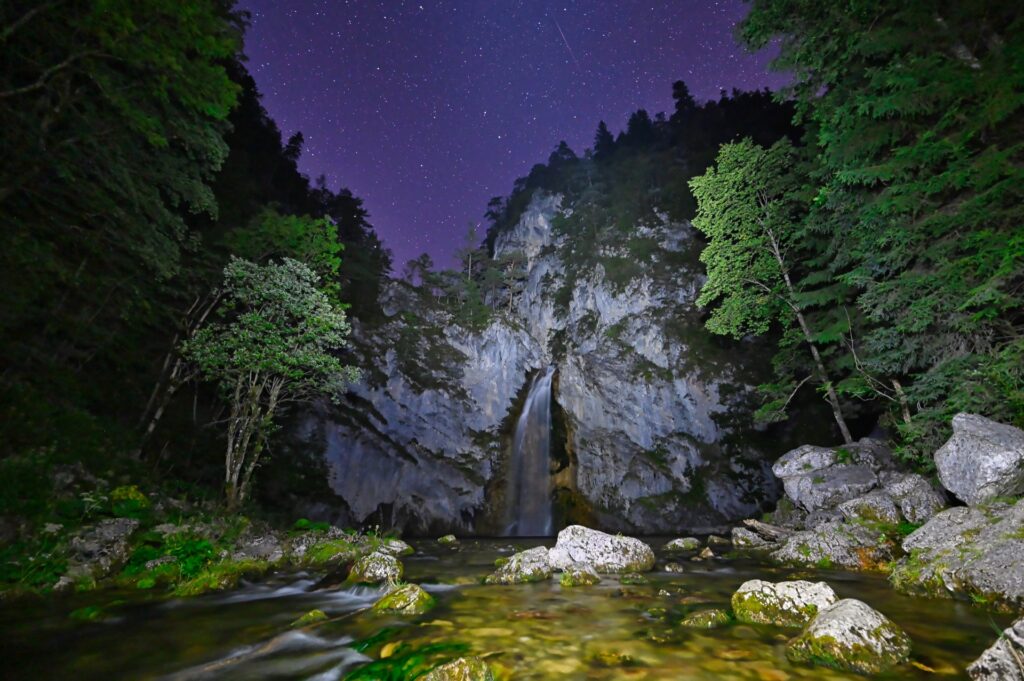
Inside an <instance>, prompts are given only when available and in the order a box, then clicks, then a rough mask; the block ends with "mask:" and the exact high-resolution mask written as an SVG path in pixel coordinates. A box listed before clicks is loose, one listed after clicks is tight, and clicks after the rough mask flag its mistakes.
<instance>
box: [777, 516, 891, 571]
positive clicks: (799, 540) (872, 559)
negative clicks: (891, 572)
mask: <svg viewBox="0 0 1024 681" xmlns="http://www.w3.org/2000/svg"><path fill="white" fill-rule="evenodd" d="M892 549H893V546H891V545H890V544H889V543H886V542H881V541H880V537H879V533H878V532H877V531H876V530H873V529H871V528H869V527H866V526H864V525H860V524H856V523H843V522H839V521H835V520H832V521H829V522H825V523H822V524H820V525H818V526H817V527H815V528H814V529H812V530H804V531H803V532H797V533H795V534H794V535H793V536H791V537H789V538H787V539H786V540H785V541H784V542H783V543H782V545H781V546H780V547H779V548H778V549H776V550H775V551H773V552H772V554H771V557H772V559H774V560H776V561H778V562H780V563H785V564H789V565H806V566H814V567H832V566H842V567H847V568H860V569H872V568H876V567H879V566H880V565H881V564H882V563H884V562H886V561H888V560H890V559H891V558H892Z"/></svg>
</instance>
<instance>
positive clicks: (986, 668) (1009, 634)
mask: <svg viewBox="0 0 1024 681" xmlns="http://www.w3.org/2000/svg"><path fill="white" fill-rule="evenodd" d="M967 675H968V676H970V677H971V678H972V679H973V680H974V681H1024V618H1021V619H1019V620H1017V621H1016V622H1014V623H1013V624H1012V625H1010V626H1009V627H1007V628H1006V629H1005V630H1004V631H1003V635H1002V636H1000V637H999V640H997V641H996V642H995V643H993V644H992V645H991V646H989V648H988V649H987V650H986V651H985V652H983V653H982V654H981V657H979V658H978V659H977V660H975V661H974V662H973V663H972V664H971V666H970V667H968V668H967Z"/></svg>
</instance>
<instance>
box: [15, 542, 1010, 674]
mask: <svg viewBox="0 0 1024 681" xmlns="http://www.w3.org/2000/svg"><path fill="white" fill-rule="evenodd" d="M648 541H649V543H651V545H652V546H653V547H654V548H655V550H656V552H657V553H658V558H659V560H658V571H655V572H652V573H648V574H647V575H646V577H647V578H648V580H649V583H647V584H640V585H624V584H621V583H620V581H619V579H618V578H616V577H605V578H604V579H602V581H601V583H600V584H599V585H596V586H591V587H576V588H563V587H561V586H559V584H558V582H557V579H553V580H551V581H550V582H543V583H536V584H527V585H518V586H484V585H481V584H480V583H479V581H480V579H481V578H482V577H484V576H485V575H487V574H488V573H490V572H491V571H492V570H493V569H494V561H495V559H496V558H498V557H500V556H508V555H511V553H512V552H514V551H517V550H522V549H524V548H529V547H532V546H537V545H541V544H544V545H547V546H550V545H552V544H553V541H547V540H531V539H514V540H510V539H494V540H464V541H462V542H461V543H460V544H459V545H458V546H457V547H455V548H449V547H445V546H441V545H439V544H437V543H436V542H435V541H432V540H419V541H416V540H410V542H409V543H411V544H412V545H413V546H414V547H415V548H416V549H417V552H416V554H414V555H411V556H407V557H405V558H404V559H403V562H404V564H405V568H406V573H405V580H406V581H409V582H413V583H417V584H420V585H421V586H423V588H425V589H426V590H427V591H428V592H430V593H431V594H433V596H434V597H435V598H436V599H437V605H436V607H435V608H434V609H433V610H431V611H430V612H428V613H426V614H424V615H419V616H413V617H395V616H381V615H376V614H373V613H371V612H369V611H368V610H367V608H368V607H369V606H370V605H371V604H372V603H373V602H374V600H376V598H378V597H379V596H380V594H381V593H382V590H381V589H378V588H371V587H346V586H343V585H338V584H337V583H336V582H337V581H338V580H337V579H331V578H329V577H328V578H326V579H325V575H322V574H309V573H294V572H293V573H282V574H276V575H274V576H272V577H270V578H268V579H266V580H263V581H261V582H259V583H254V584H247V585H245V586H244V587H242V588H239V589H237V590H235V591H231V592H226V593H220V594H211V595H208V596H203V597H198V598H193V599H186V600H167V599H165V598H161V597H160V596H159V595H157V594H152V593H150V592H111V591H106V592H102V593H92V594H81V595H76V596H72V597H67V598H51V599H48V600H39V601H24V600H23V601H17V602H14V603H7V604H0V659H2V662H0V666H2V674H0V675H2V677H3V678H5V679H12V680H13V679H76V680H83V679H97V680H99V679H102V680H104V681H112V680H114V679H132V680H135V679H174V680H179V681H183V680H185V679H232V680H243V679H245V680H250V679H252V680H255V679H308V680H311V681H312V680H315V681H332V680H341V679H346V678H353V679H388V680H391V679H396V680H398V679H413V678H416V676H417V675H419V674H421V673H422V672H423V671H424V670H426V669H428V668H430V667H431V666H432V665H435V664H439V663H441V662H444V661H446V660H449V659H452V658H454V657H459V656H463V655H476V656H482V657H484V658H485V659H486V661H487V662H488V664H489V665H490V666H491V667H492V669H493V670H494V672H495V674H496V677H497V678H499V679H513V678H514V679H682V680H690V679H693V680H697V679H700V680H705V679H706V680H712V679H715V680H718V679H725V680H731V679H744V680H747V679H749V680H751V681H786V680H788V679H794V680H796V679H837V680H838V679H860V678H863V677H859V676H856V675H853V674H846V673H842V672H837V671H832V670H827V669H823V668H820V667H811V666H808V665H796V664H792V663H790V662H788V661H787V660H786V658H785V652H784V646H785V642H786V640H787V639H788V638H789V637H791V636H793V635H795V633H797V630H793V629H783V628H780V627H772V626H751V625H746V624H739V623H732V624H729V625H726V626H724V627H721V628H718V629H711V630H695V629H690V628H686V627H683V626H680V624H679V622H680V620H681V619H682V618H683V617H684V616H685V615H687V614H688V613H690V612H692V611H694V610H698V609H702V608H709V607H720V608H728V607H729V599H730V596H731V595H732V593H733V592H734V591H735V590H736V588H737V587H738V586H739V585H740V584H741V583H743V582H744V581H746V580H748V579H754V578H759V579H766V580H770V581H781V580H785V579H797V578H799V579H810V580H823V581H825V582H827V583H828V584H830V585H831V586H832V587H833V589H835V591H836V593H837V594H838V595H839V597H841V598H858V599H860V600H863V601H865V602H866V603H868V604H869V605H871V606H872V607H874V608H876V609H878V610H880V611H881V612H883V613H884V614H885V615H887V616H888V617H889V618H891V619H892V620H893V621H895V622H896V623H897V624H898V625H900V626H901V627H903V629H905V630H906V631H907V633H908V634H910V636H911V638H912V640H913V644H914V650H913V657H912V660H913V662H912V664H908V665H905V666H903V667H901V668H899V669H897V670H894V671H891V672H889V673H887V674H885V675H882V676H880V677H876V678H881V679H933V680H934V679H965V678H967V677H966V674H965V673H964V669H965V667H966V666H967V665H968V664H969V663H970V662H971V661H972V660H974V659H975V658H976V657H977V656H978V655H979V654H980V653H981V652H982V651H983V650H984V649H985V648H986V647H987V646H989V645H990V644H991V643H992V642H993V641H994V640H995V638H996V636H997V628H1001V627H1002V626H1004V625H1005V624H1006V623H1007V622H1008V618H1007V617H1005V616H1001V615H997V614H991V613H989V612H987V611H986V610H984V609H982V608H980V607H975V606H973V605H971V604H969V603H964V602H959V601H951V600H927V599H918V598H910V597H907V596H903V595H900V594H898V593H896V592H895V591H893V590H892V589H891V588H890V587H889V586H888V584H887V582H886V580H885V578H884V576H881V575H874V574H863V573H852V572H846V571H841V570H808V569H787V568H779V567H776V566H771V565H768V564H764V563H760V562H758V561H757V560H754V559H750V558H731V559H730V558H719V559H714V560H708V561H701V562H693V561H690V560H687V559H683V560H680V561H679V562H680V563H681V564H682V565H683V568H684V572H681V573H669V572H665V571H663V570H662V568H663V566H664V564H665V561H666V560H669V559H670V558H669V557H668V556H665V555H663V554H662V553H661V551H660V548H661V546H662V545H663V544H664V541H665V539H664V538H650V539H648ZM313 609H320V610H323V611H324V612H325V613H326V614H327V615H328V616H329V617H330V618H331V619H330V620H329V621H326V622H323V623H321V624H318V625H316V626H314V627H311V628H304V629H301V630H296V629H292V628H290V624H291V623H292V622H293V621H294V620H295V619H296V618H298V617H300V616H301V615H303V614H304V613H307V612H309V611H310V610H313ZM73 612H74V613H76V617H72V616H71V613H73ZM82 613H86V614H90V615H95V619H92V620H88V621H82Z"/></svg>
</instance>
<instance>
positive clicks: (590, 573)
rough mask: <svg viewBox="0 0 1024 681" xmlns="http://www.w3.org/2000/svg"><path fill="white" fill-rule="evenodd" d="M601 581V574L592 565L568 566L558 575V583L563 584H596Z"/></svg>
mask: <svg viewBox="0 0 1024 681" xmlns="http://www.w3.org/2000/svg"><path fill="white" fill-rule="evenodd" d="M600 581H601V577H600V575H598V574H597V573H596V572H594V570H593V569H592V568H590V567H571V568H566V570H565V572H563V573H562V574H561V575H559V577H558V583H559V584H561V585H562V586H594V585H595V584H598V583H599V582H600Z"/></svg>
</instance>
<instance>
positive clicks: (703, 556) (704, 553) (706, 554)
mask: <svg viewBox="0 0 1024 681" xmlns="http://www.w3.org/2000/svg"><path fill="white" fill-rule="evenodd" d="M729 546H732V543H730V544H729ZM714 557H715V552H714V551H712V550H711V549H710V548H708V547H707V546H705V547H704V548H703V549H701V552H700V553H698V554H697V555H696V556H694V557H693V560H710V559H712V558H714Z"/></svg>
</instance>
